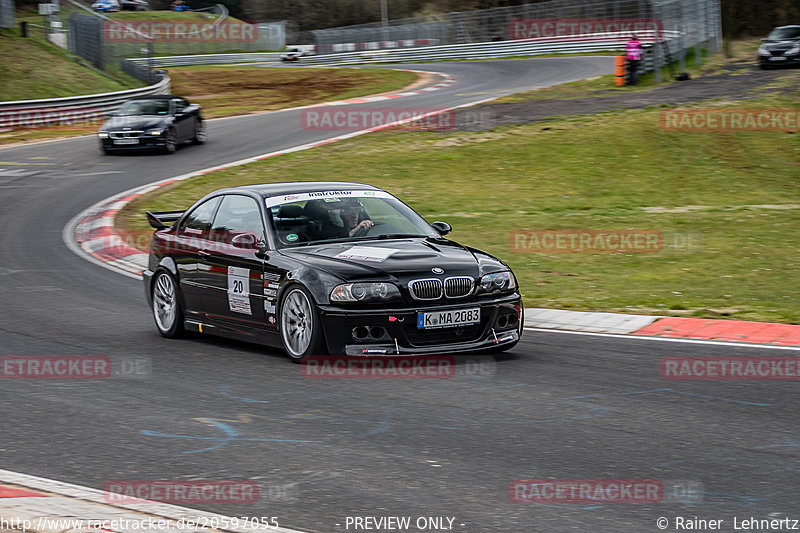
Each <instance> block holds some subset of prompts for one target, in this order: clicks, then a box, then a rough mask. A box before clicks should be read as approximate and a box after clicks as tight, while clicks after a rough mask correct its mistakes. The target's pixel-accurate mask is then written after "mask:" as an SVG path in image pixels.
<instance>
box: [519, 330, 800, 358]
mask: <svg viewBox="0 0 800 533" xmlns="http://www.w3.org/2000/svg"><path fill="white" fill-rule="evenodd" d="M524 329H527V330H530V331H540V332H542V333H563V334H564V335H591V336H593V337H611V338H612V339H627V340H639V341H661V342H683V343H688V344H709V345H713V346H741V347H743V348H759V349H768V350H790V351H794V352H800V346H778V345H775V344H755V343H752V342H737V341H710V340H704V339H684V338H677V337H651V336H648V335H633V334H619V333H592V332H588V331H569V330H566V329H545V328H533V327H530V326H525V327H524Z"/></svg>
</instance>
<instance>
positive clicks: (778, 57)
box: [769, 56, 786, 61]
mask: <svg viewBox="0 0 800 533" xmlns="http://www.w3.org/2000/svg"><path fill="white" fill-rule="evenodd" d="M769 60H770V61H786V58H785V57H782V56H777V57H770V58H769Z"/></svg>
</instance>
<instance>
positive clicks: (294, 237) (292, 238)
mask: <svg viewBox="0 0 800 533" xmlns="http://www.w3.org/2000/svg"><path fill="white" fill-rule="evenodd" d="M286 240H287V241H289V242H294V241H296V240H297V234H295V233H290V234H289V235H287V236H286Z"/></svg>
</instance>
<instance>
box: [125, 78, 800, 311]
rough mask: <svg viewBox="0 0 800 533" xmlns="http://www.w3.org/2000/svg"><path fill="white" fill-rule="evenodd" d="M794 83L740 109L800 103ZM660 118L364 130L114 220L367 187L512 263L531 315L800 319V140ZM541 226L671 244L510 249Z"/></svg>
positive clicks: (139, 222) (194, 185)
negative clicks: (211, 198)
mask: <svg viewBox="0 0 800 533" xmlns="http://www.w3.org/2000/svg"><path fill="white" fill-rule="evenodd" d="M787 75H789V76H792V75H794V76H796V78H795V80H800V72H794V73H787ZM798 87H800V83H795V84H794V85H793V86H792V87H791V88H787V90H786V91H785V92H784V93H782V95H781V96H780V97H771V98H764V99H762V100H760V101H759V102H755V103H748V104H747V106H748V107H753V106H761V107H796V102H797V101H798V98H800V89H798ZM660 111H661V110H660V109H644V110H630V111H613V112H607V113H601V114H597V115H591V116H585V117H572V118H566V119H562V120H558V121H550V122H547V124H546V125H545V124H530V125H524V126H513V127H502V128H499V129H496V130H494V131H491V132H482V133H449V134H448V133H435V132H384V133H378V134H371V135H367V136H362V137H358V138H355V139H351V140H348V141H344V142H340V143H336V144H334V145H329V146H325V147H320V148H315V149H313V150H310V151H305V152H298V153H295V154H289V155H286V156H281V157H276V158H272V159H269V160H265V161H261V162H258V163H253V164H250V165H246V166H242V167H236V168H232V169H228V170H224V171H220V172H215V173H212V174H207V175H204V176H201V177H197V178H193V179H191V180H188V181H185V182H182V183H180V184H178V185H175V186H171V187H166V188H163V189H161V190H159V191H156V192H154V193H151V194H149V195H146V196H145V197H143V198H141V199H138V200H137V201H135V202H133V203H131V204H129V205H128V206H127V207H126V208H125V209H124V210H123V211H122V212H121V213H120V215H119V216H118V219H117V223H118V225H119V226H120V227H122V228H125V229H126V230H131V231H148V229H147V223H146V221H145V219H144V217H143V216H142V213H143V212H144V210H146V209H147V210H169V209H179V208H185V207H187V206H189V205H190V204H191V203H193V202H194V201H195V200H196V199H198V198H199V197H201V196H202V195H204V194H206V193H208V192H210V191H213V190H216V189H218V188H220V187H227V186H234V185H242V184H249V183H268V182H280V181H297V180H318V179H333V180H344V181H363V182H367V183H371V184H374V185H377V186H379V187H382V188H385V189H387V190H389V191H390V192H392V193H394V194H396V195H398V196H399V197H400V198H401V199H403V200H404V201H406V202H407V203H409V204H410V205H411V206H412V207H414V208H415V209H416V210H417V211H419V212H420V213H421V214H422V215H423V216H425V217H426V218H427V219H428V220H431V221H433V220H445V221H448V222H450V223H451V224H452V225H453V226H454V228H455V230H454V232H453V234H452V238H453V239H454V240H456V241H459V242H462V243H464V244H468V245H471V246H475V247H478V248H481V249H484V250H487V251H489V252H490V253H493V254H496V255H497V256H499V257H501V258H502V259H504V260H505V261H507V262H508V263H509V264H510V265H511V266H512V268H514V270H515V272H516V273H517V275H518V277H519V279H520V285H521V290H522V293H523V295H524V298H525V302H526V305H527V306H542V307H552V308H563V309H575V310H588V311H600V310H602V311H617V312H628V313H647V314H662V315H676V316H695V317H714V318H720V317H725V318H736V319H745V320H765V321H778V322H788V323H800V305H798V304H799V303H800V302H799V300H800V289H798V287H797V283H796V280H797V274H798V269H800V233H799V232H797V227H798V225H800V209H797V208H796V207H797V205H798V204H800V182H798V180H797V177H798V175H800V149H799V148H798V135H800V133H795V134H788V133H784V132H743V131H738V132H720V133H683V132H667V131H664V130H662V129H661V127H660V121H659V119H660ZM687 206H704V207H701V208H696V209H695V208H688V207H687ZM770 206H774V207H770ZM792 206H795V207H792ZM652 208H665V209H661V210H658V209H652ZM548 229H568V230H579V229H617V230H624V229H649V230H656V231H660V232H662V233H663V235H664V237H665V246H664V248H663V249H662V250H661V251H660V252H658V253H613V254H610V253H561V254H545V253H529V251H514V250H513V249H512V245H511V244H510V234H511V233H512V232H514V231H517V230H548Z"/></svg>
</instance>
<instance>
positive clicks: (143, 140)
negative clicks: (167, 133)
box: [100, 135, 167, 152]
mask: <svg viewBox="0 0 800 533" xmlns="http://www.w3.org/2000/svg"><path fill="white" fill-rule="evenodd" d="M136 139H137V140H138V141H139V142H138V143H136V144H115V143H114V139H111V138H105V139H102V138H101V139H100V146H101V147H102V148H103V149H104V150H113V151H115V152H116V151H120V152H121V151H127V150H131V151H135V150H160V149H162V148H164V147H165V146H166V145H167V140H166V138H165V137H164V136H163V135H162V136H155V135H151V136H146V135H142V136H141V137H136Z"/></svg>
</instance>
